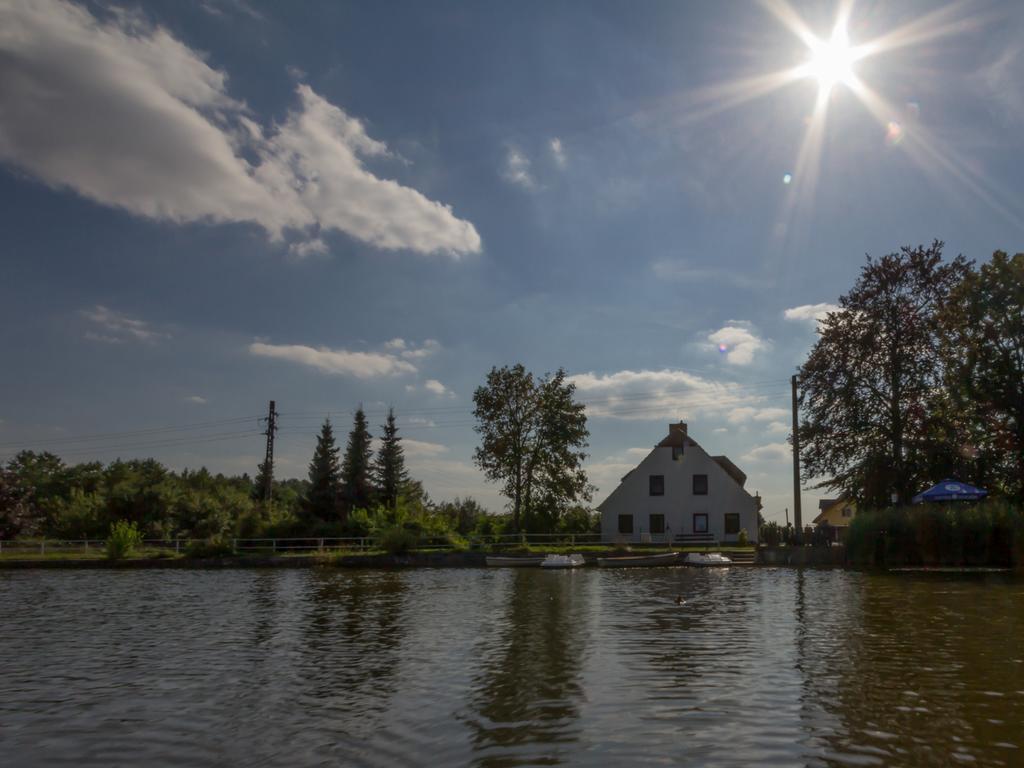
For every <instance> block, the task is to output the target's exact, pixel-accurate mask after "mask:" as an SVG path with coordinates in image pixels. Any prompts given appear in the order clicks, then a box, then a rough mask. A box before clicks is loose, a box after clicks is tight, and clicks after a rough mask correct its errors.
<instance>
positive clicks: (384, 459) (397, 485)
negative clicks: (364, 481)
mask: <svg viewBox="0 0 1024 768" xmlns="http://www.w3.org/2000/svg"><path fill="white" fill-rule="evenodd" d="M381 429H382V430H384V434H383V436H382V437H381V446H380V451H379V452H378V453H377V460H376V461H375V462H374V466H373V470H374V479H375V480H376V482H377V490H378V491H379V493H380V496H381V502H382V503H383V504H384V506H385V507H387V508H388V509H394V508H395V507H396V506H397V504H398V494H399V493H400V492H401V490H402V486H404V485H405V483H406V482H407V481H408V480H409V473H408V472H406V471H405V452H404V451H403V449H402V438H400V437H399V436H398V427H397V425H396V424H395V409H394V408H388V419H387V423H386V424H384V425H382V426H381Z"/></svg>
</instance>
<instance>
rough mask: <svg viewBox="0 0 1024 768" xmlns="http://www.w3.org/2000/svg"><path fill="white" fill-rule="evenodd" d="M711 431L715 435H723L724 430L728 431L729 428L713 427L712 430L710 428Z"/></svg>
mask: <svg viewBox="0 0 1024 768" xmlns="http://www.w3.org/2000/svg"><path fill="white" fill-rule="evenodd" d="M711 431H712V432H714V433H715V434H716V435H723V434H725V433H726V432H728V431H729V430H728V429H726V428H725V427H715V428H714V429H713V430H711Z"/></svg>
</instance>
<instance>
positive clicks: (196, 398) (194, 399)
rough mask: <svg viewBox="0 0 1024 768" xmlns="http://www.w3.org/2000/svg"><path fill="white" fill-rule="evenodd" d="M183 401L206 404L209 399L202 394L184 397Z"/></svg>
mask: <svg viewBox="0 0 1024 768" xmlns="http://www.w3.org/2000/svg"><path fill="white" fill-rule="evenodd" d="M185 402H186V403H195V404H196V405H206V404H207V403H208V402H209V400H207V399H206V398H205V397H203V396H202V395H191V396H190V397H186V398H185Z"/></svg>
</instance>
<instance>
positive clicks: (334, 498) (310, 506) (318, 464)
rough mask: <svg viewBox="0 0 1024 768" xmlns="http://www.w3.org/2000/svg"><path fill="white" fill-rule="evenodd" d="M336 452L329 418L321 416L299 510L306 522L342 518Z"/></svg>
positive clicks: (339, 471)
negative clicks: (321, 419) (321, 421)
mask: <svg viewBox="0 0 1024 768" xmlns="http://www.w3.org/2000/svg"><path fill="white" fill-rule="evenodd" d="M338 453H339V449H338V447H337V445H335V442H334V429H333V428H332V427H331V420H330V419H325V420H324V423H323V426H322V427H321V428H320V435H319V437H317V441H316V450H315V451H314V452H313V460H312V461H311V462H310V464H309V490H308V492H307V495H306V498H305V501H304V503H303V511H304V513H305V516H306V518H307V519H308V520H309V521H310V522H316V521H328V522H329V521H333V520H337V519H341V518H342V510H341V468H340V465H339V463H338Z"/></svg>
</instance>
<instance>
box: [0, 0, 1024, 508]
mask: <svg viewBox="0 0 1024 768" xmlns="http://www.w3.org/2000/svg"><path fill="white" fill-rule="evenodd" d="M837 19H841V20H843V19H845V23H844V24H843V26H845V28H846V29H847V30H848V38H849V44H850V46H852V47H851V48H849V49H848V52H847V53H846V54H844V56H845V57H846V58H844V59H843V61H842V62H840V63H841V65H843V66H845V65H846V64H849V71H847V70H846V69H843V66H840V69H841V70H842V71H841V72H839V71H838V70H835V68H834V67H833V68H832V69H829V70H828V71H827V72H824V71H823V70H822V69H821V67H820V66H818V65H814V66H809V65H807V62H808V61H809V60H811V61H817V62H818V63H819V64H820V63H821V61H822V58H821V56H820V55H819V56H818V57H817V58H816V57H815V54H814V52H813V51H814V50H817V49H816V48H815V47H814V46H815V45H816V44H815V43H814V40H826V41H827V40H831V34H832V31H833V28H834V26H835V25H836V23H837ZM1022 32H1024V6H1021V5H1020V4H1019V3H1015V2H1010V3H1005V4H999V3H987V2H974V3H970V2H969V3H958V4H955V5H950V6H938V5H935V4H933V3H923V2H922V3H912V2H901V3H889V4H887V3H868V2H860V3H855V4H853V5H852V6H850V5H849V4H845V5H842V7H840V6H837V5H836V4H835V3H811V4H793V5H788V4H785V3H782V2H774V1H769V2H764V3H758V4H752V3H730V2H723V3H714V4H711V3H682V2H661V3H659V2H646V3H642V4H636V3H610V2H609V3H600V2H586V3H584V2H578V3H569V2H565V3H549V2H538V3H497V2H493V3H492V2H487V3H398V2H389V3H341V2H324V3H314V2H308V3H300V4H292V3H289V4H284V3H266V4H261V3H256V2H252V1H243V0H205V2H195V3H184V2H170V1H168V2H149V3H141V4H134V3H133V4H130V5H122V4H118V3H116V2H113V3H78V4H72V3H67V2H61V1H59V0H31V2H17V1H16V0H0V60H2V61H3V66H2V67H0V223H2V226H3V239H2V246H0V259H2V262H0V263H2V279H0V321H2V323H0V353H2V356H3V360H4V375H3V376H2V377H0V454H3V455H11V454H13V453H14V452H15V451H16V450H17V449H18V448H21V447H34V448H39V449H42V448H47V449H50V450H54V451H56V452H58V453H60V454H61V455H63V456H65V458H66V459H67V460H69V461H83V460H88V459H94V458H95V459H101V460H110V459H112V458H114V457H116V456H118V455H120V456H125V457H127V456H143V455H152V456H155V457H156V458H158V459H161V460H162V461H165V462H166V463H167V464H169V465H171V466H173V467H176V468H181V467H186V466H187V467H197V466H199V465H206V466H208V467H210V468H211V469H213V470H215V471H225V472H242V471H248V472H250V473H253V472H254V471H255V467H256V464H257V463H258V462H259V461H260V459H261V456H262V450H263V446H262V439H261V437H260V436H259V434H258V431H259V428H258V426H257V424H256V421H255V419H256V417H257V416H259V415H261V414H263V413H264V412H265V410H266V404H267V401H268V400H269V399H271V398H273V399H275V400H276V401H277V403H278V410H279V411H280V412H281V414H282V416H281V419H280V424H281V432H280V435H279V441H278V449H277V452H278V464H277V468H278V473H279V475H284V476H304V475H305V473H306V468H307V464H308V461H309V458H310V455H311V452H312V447H313V440H314V438H313V435H314V433H315V432H316V430H317V428H318V426H319V422H320V421H321V420H322V418H323V417H324V416H325V415H327V414H330V415H331V418H332V419H333V420H334V422H335V423H336V425H337V426H338V430H339V432H341V433H344V432H345V431H347V428H348V426H349V424H350V421H351V414H352V411H353V409H354V408H355V406H356V405H357V404H358V403H363V404H364V406H365V407H366V408H367V410H368V411H369V413H370V416H371V422H372V423H373V424H375V425H376V424H379V423H381V421H382V420H383V411H384V408H385V407H386V405H387V404H393V405H394V406H395V409H396V411H397V413H398V416H399V420H400V427H401V434H403V435H404V437H405V438H406V439H407V443H406V445H407V453H408V459H409V464H410V468H411V469H412V471H413V474H414V475H415V476H417V477H419V478H421V479H422V480H423V481H424V482H425V485H426V487H427V489H428V490H429V491H430V492H431V494H432V496H434V497H435V498H449V497H452V496H455V495H467V494H469V495H473V496H475V497H477V498H479V499H480V500H482V501H483V502H484V503H485V504H487V505H488V506H490V507H491V508H492V509H499V508H500V507H501V506H502V503H503V502H502V500H501V499H500V497H499V496H498V494H497V492H496V490H495V489H494V488H493V487H491V486H488V485H487V484H486V483H485V482H484V481H483V480H482V478H481V477H480V475H479V474H478V473H477V471H476V470H475V469H474V468H473V467H472V462H471V456H472V451H473V447H474V446H475V439H474V434H473V432H472V419H471V417H470V414H469V412H470V410H471V407H472V405H471V396H472V392H473V389H474V388H475V387H476V386H478V385H479V384H480V383H481V382H482V380H483V378H484V376H485V375H486V373H487V371H488V370H489V369H490V367H491V366H493V365H499V366H500V365H504V364H511V363H515V362H522V363H524V364H525V365H526V366H527V367H528V368H530V369H532V370H533V371H535V372H538V373H541V372H544V371H550V370H554V369H556V368H558V367H564V368H565V369H566V370H567V371H568V372H569V373H570V374H572V375H573V376H574V377H575V381H576V383H577V384H578V387H579V393H580V397H581V398H582V399H583V400H585V401H586V402H588V403H589V408H588V411H589V414H590V422H589V423H590V429H591V448H590V452H591V454H592V458H591V460H590V462H589V467H590V470H591V476H592V480H593V481H594V482H595V483H596V484H597V485H598V487H599V489H600V490H599V492H598V494H597V496H596V498H595V502H597V501H600V500H601V499H602V498H603V497H604V496H605V495H606V494H607V493H608V492H610V491H611V490H612V489H613V488H614V485H615V482H616V481H617V479H618V477H619V476H621V475H622V474H624V473H625V472H626V471H627V470H628V469H629V468H630V467H632V466H633V465H635V464H636V463H637V461H638V460H639V458H640V457H641V455H642V453H643V452H645V451H646V450H647V449H649V447H650V446H651V445H653V444H654V443H655V442H657V441H658V440H659V439H660V438H661V437H662V436H663V434H664V432H665V431H666V425H667V424H668V422H670V421H675V420H679V419H685V420H686V421H688V423H689V424H690V431H691V433H692V434H693V436H694V437H695V438H696V439H697V440H698V441H699V442H701V443H702V445H704V446H705V448H707V449H708V450H709V451H711V452H713V453H725V454H727V455H729V456H730V457H731V458H732V459H733V460H734V461H735V462H736V463H737V464H738V465H739V466H740V467H741V468H742V469H744V471H746V473H747V474H748V477H749V479H748V485H747V487H748V488H749V489H750V490H757V491H760V493H761V494H762V496H764V498H765V505H766V513H767V516H768V517H769V518H771V519H780V520H781V519H782V516H783V509H784V507H786V506H789V505H790V504H791V500H790V493H791V474H790V472H791V469H790V464H789V454H788V450H787V448H786V445H785V441H786V437H787V434H788V429H787V424H788V418H789V417H788V406H789V388H788V377H789V376H790V374H791V373H793V372H794V370H795V368H796V366H798V365H799V364H800V363H801V362H802V360H803V359H804V356H805V355H806V353H807V351H808V349H809V347H810V345H811V344H812V343H813V341H814V329H815V320H814V317H815V314H816V313H818V312H821V311H824V310H826V309H827V305H828V304H832V303H835V302H836V300H837V298H838V296H839V295H840V294H841V293H843V292H844V291H845V290H847V289H848V288H849V286H850V285H851V283H852V281H853V280H854V279H855V276H856V274H857V272H858V270H859V268H860V266H861V265H862V263H863V260H864V254H865V253H870V254H875V255H880V254H883V253H886V252H889V251H893V250H896V249H898V247H899V246H901V245H905V244H918V243H924V242H930V241H931V240H932V239H933V238H940V239H943V240H945V241H946V243H947V251H948V253H949V254H951V255H952V254H955V253H963V254H965V255H966V256H968V257H969V258H973V259H977V260H983V259H985V258H987V257H988V256H989V255H991V253H992V251H993V250H996V249H1004V250H1008V251H1011V252H1013V251H1017V250H1021V249H1022V246H1021V240H1022V236H1024V205H1022V194H1021V193H1022V186H1021V185H1022V182H1021V179H1022V178H1024V174H1022V165H1024V162H1022V157H1024V152H1022V149H1024V138H1022V137H1024V85H1022V84H1024V53H1022V47H1024V44H1022V43H1021V42H1020V41H1021V40H1022V39H1024V35H1022ZM858 46H861V47H858ZM828 50H830V51H833V50H836V49H833V48H829V49H828ZM850 51H852V52H853V53H850ZM852 59H857V61H856V62H855V63H850V61H851V60H852ZM837 72H838V74H837ZM835 80H838V82H833V81H835ZM378 431H379V430H378ZM818 495H819V494H818V493H817V492H814V491H808V492H807V494H805V497H804V504H805V509H808V507H809V506H810V507H811V508H813V506H815V501H816V499H817V498H818Z"/></svg>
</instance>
